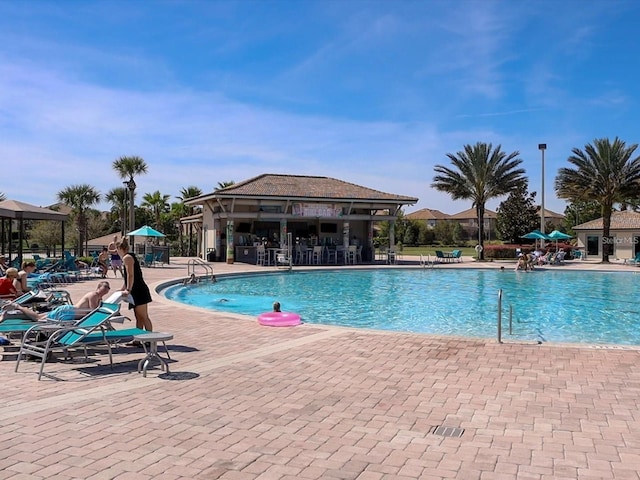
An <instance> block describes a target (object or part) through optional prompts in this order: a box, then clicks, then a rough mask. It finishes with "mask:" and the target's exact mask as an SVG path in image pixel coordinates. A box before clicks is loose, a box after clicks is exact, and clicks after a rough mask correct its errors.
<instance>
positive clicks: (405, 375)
mask: <svg viewBox="0 0 640 480" xmlns="http://www.w3.org/2000/svg"><path fill="white" fill-rule="evenodd" d="M173 262H174V264H172V265H171V266H168V267H164V268H154V269H145V270H144V272H145V276H146V278H147V281H148V282H149V283H150V284H152V285H157V284H159V283H160V282H162V281H163V280H166V279H170V278H176V277H184V276H185V275H186V260H185V259H178V260H173ZM466 265H468V262H467V263H466V264H465V263H463V264H462V267H463V268H464V266H466ZM214 266H215V267H216V270H217V272H221V271H236V270H253V269H255V267H251V266H246V265H241V264H236V265H224V264H214ZM258 268H260V269H261V270H264V269H265V268H268V267H264V268H263V267H258ZM450 268H460V267H459V266H456V265H454V266H451V267H450ZM489 268H495V266H491V265H489ZM567 268H591V269H597V268H601V266H599V265H598V264H595V263H594V264H591V263H581V264H580V265H579V267H578V266H568V267H567ZM614 268H619V269H623V268H624V269H629V268H636V267H628V266H616V267H614ZM109 280H111V282H112V286H119V285H120V281H114V280H113V278H110V279H109ZM97 281H98V280H93V281H84V282H81V283H77V284H73V285H71V286H70V287H69V290H70V291H71V292H72V294H73V297H74V298H78V295H79V294H81V293H83V292H85V291H87V290H89V289H92V288H93V287H94V286H95V283H96V282H97ZM150 312H151V316H152V320H153V322H154V327H155V329H156V330H157V331H167V332H171V333H173V334H174V340H173V341H171V342H169V346H170V353H171V358H172V359H173V360H174V361H173V362H171V370H172V372H175V373H177V374H180V375H179V376H182V377H184V379H181V380H166V379H162V378H160V377H159V376H158V374H159V373H161V372H160V370H157V369H156V370H150V371H149V376H148V377H147V378H143V377H142V375H140V374H138V373H136V367H137V362H138V360H139V359H140V358H142V355H143V352H142V350H141V349H137V348H135V347H124V348H121V349H120V350H119V353H116V354H115V356H114V361H115V362H116V365H115V369H114V370H113V371H111V370H110V369H109V366H108V357H107V356H106V355H104V354H101V353H99V352H97V353H95V354H94V355H92V356H91V357H90V361H89V363H84V361H83V360H84V359H83V357H81V358H78V359H77V360H75V361H73V362H61V361H60V362H54V363H50V364H47V365H46V369H45V372H46V373H47V374H48V375H47V377H45V378H43V380H42V381H40V382H38V381H37V373H36V372H37V364H36V363H32V362H24V363H22V364H21V368H20V371H19V372H18V373H14V371H13V369H14V363H15V362H14V361H12V360H13V359H14V358H15V357H14V356H11V355H9V354H7V355H5V357H4V361H2V362H0V374H1V375H2V388H1V395H2V409H1V410H0V421H1V424H0V425H1V426H2V427H1V428H0V447H1V448H0V478H2V479H4V478H12V479H48V480H52V479H122V480H124V479H136V480H138V479H203V480H204V479H218V478H220V479H229V480H236V479H237V480H241V479H265V480H267V479H320V478H322V479H324V478H328V479H332V478H333V479H358V480H376V479H416V478H424V479H443V478H455V479H464V480H472V479H482V480H491V479H494V480H503V479H522V480H525V479H527V480H528V479H584V480H587V479H613V478H616V479H635V480H638V479H640V473H639V472H640V428H639V427H640V424H639V422H640V411H639V410H638V404H639V403H640V371H639V370H640V369H639V368H638V367H637V363H638V350H637V349H634V348H593V347H592V348H589V347H586V346H583V347H577V346H563V345H547V344H545V345H528V344H502V345H499V344H497V343H496V341H495V340H493V339H487V340H465V339H459V338H443V337H434V336H428V335H416V334H399V333H388V332H384V333H383V332H376V331H365V330H353V329H346V328H334V327H323V326H312V325H302V326H299V327H295V328H270V327H263V326H260V325H258V323H257V322H256V321H255V320H254V319H250V318H247V317H241V316H233V315H227V314H220V313H214V312H209V311H205V310H202V309H197V308H190V307H185V306H179V305H176V304H173V303H171V302H169V301H167V300H165V299H163V298H160V297H159V296H158V295H155V296H154V302H153V303H152V304H151V305H150ZM127 326H131V325H130V324H125V327H127ZM439 425H445V426H450V427H459V428H462V429H464V433H463V434H462V436H461V437H459V438H449V437H443V436H440V435H437V434H434V433H432V431H433V428H434V427H436V426H439Z"/></svg>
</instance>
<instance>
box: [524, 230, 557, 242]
mask: <svg viewBox="0 0 640 480" xmlns="http://www.w3.org/2000/svg"><path fill="white" fill-rule="evenodd" d="M521 238H528V239H530V240H552V239H551V237H549V235H545V234H544V233H542V232H541V231H540V230H534V231H533V232H529V233H527V234H526V235H523V236H522V237H521Z"/></svg>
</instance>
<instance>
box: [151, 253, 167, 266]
mask: <svg viewBox="0 0 640 480" xmlns="http://www.w3.org/2000/svg"><path fill="white" fill-rule="evenodd" d="M153 263H154V264H155V265H160V266H162V265H164V264H165V261H164V256H163V252H156V253H155V255H154V256H153Z"/></svg>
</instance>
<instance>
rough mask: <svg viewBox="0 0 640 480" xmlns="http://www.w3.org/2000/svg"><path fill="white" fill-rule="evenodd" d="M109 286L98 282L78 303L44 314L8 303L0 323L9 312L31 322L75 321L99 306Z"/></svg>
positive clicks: (12, 315)
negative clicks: (93, 289)
mask: <svg viewBox="0 0 640 480" xmlns="http://www.w3.org/2000/svg"><path fill="white" fill-rule="evenodd" d="M109 290H110V286H109V282H100V283H99V284H98V286H97V287H96V289H95V291H93V292H89V293H87V294H85V295H84V296H83V297H82V298H81V299H80V301H78V302H76V303H75V304H73V305H59V306H57V307H55V308H54V309H53V310H51V311H49V312H45V313H38V312H36V311H34V310H33V309H31V308H30V307H29V306H24V305H19V304H17V303H10V304H9V305H7V306H6V307H5V311H4V313H3V316H2V318H1V319H0V321H2V320H4V318H6V316H7V312H11V317H12V318H19V317H16V312H18V313H19V314H20V313H21V314H22V316H23V317H22V318H25V319H29V320H33V321H45V320H47V321H50V320H57V321H65V320H75V319H76V318H78V317H79V316H81V315H82V314H84V313H86V312H88V311H91V310H94V309H96V308H98V307H99V306H100V303H101V302H102V299H103V297H104V296H105V295H106V294H107V293H109Z"/></svg>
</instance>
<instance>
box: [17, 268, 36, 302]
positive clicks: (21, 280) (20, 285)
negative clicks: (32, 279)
mask: <svg viewBox="0 0 640 480" xmlns="http://www.w3.org/2000/svg"><path fill="white" fill-rule="evenodd" d="M35 270H36V262H31V261H29V262H23V263H22V270H20V271H19V272H18V278H16V279H15V280H14V281H13V286H14V287H16V290H17V291H18V295H22V294H23V293H27V292H28V291H29V290H31V288H29V285H27V278H28V277H29V274H31V273H33V272H35Z"/></svg>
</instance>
